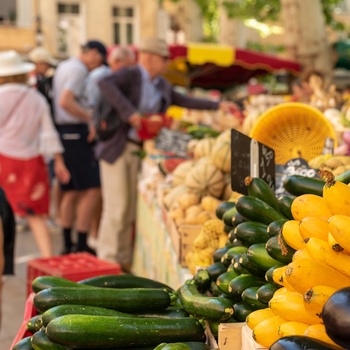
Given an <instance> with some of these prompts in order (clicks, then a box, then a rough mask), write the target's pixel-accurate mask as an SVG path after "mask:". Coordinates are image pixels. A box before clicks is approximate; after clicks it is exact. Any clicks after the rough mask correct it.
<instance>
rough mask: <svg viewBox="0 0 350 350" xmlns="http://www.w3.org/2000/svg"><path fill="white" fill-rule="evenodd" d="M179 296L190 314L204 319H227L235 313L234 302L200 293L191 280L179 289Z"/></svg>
mask: <svg viewBox="0 0 350 350" xmlns="http://www.w3.org/2000/svg"><path fill="white" fill-rule="evenodd" d="M178 297H179V299H180V301H181V303H182V306H183V308H184V309H185V310H186V311H187V312H188V313H189V314H190V315H192V316H195V317H198V318H201V319H204V320H210V321H225V320H227V319H229V318H230V316H231V315H232V314H233V309H232V304H231V303H230V302H229V301H228V300H226V299H223V298H220V297H210V296H206V295H203V294H200V293H199V292H198V290H197V288H196V286H195V285H194V284H193V283H191V282H189V281H187V282H186V283H184V284H183V285H182V286H181V287H180V288H179V289H178Z"/></svg>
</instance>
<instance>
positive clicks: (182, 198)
mask: <svg viewBox="0 0 350 350" xmlns="http://www.w3.org/2000/svg"><path fill="white" fill-rule="evenodd" d="M199 201H200V197H199V195H198V193H194V192H184V193H182V194H180V195H179V196H178V198H177V199H176V202H177V203H178V204H179V206H180V207H181V208H182V209H183V210H186V209H187V208H189V207H190V206H192V205H196V204H199Z"/></svg>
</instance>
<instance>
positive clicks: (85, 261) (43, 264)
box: [27, 253, 121, 295]
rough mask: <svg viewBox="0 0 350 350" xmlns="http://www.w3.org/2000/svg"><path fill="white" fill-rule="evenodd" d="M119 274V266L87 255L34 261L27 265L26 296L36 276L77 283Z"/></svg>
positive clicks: (63, 256) (77, 254)
mask: <svg viewBox="0 0 350 350" xmlns="http://www.w3.org/2000/svg"><path fill="white" fill-rule="evenodd" d="M120 272H121V267H120V265H119V264H114V263H111V262H108V261H104V260H100V259H98V258H96V257H95V256H94V255H92V254H89V253H73V254H67V255H61V256H54V257H51V258H40V259H35V260H31V261H29V262H28V265H27V294H28V295H29V294H30V293H31V292H32V281H33V280H34V279H35V278H36V277H38V276H57V277H63V278H66V279H68V280H71V281H75V282H77V281H80V280H83V279H85V278H89V277H94V276H99V275H112V274H114V275H115V274H119V273H120Z"/></svg>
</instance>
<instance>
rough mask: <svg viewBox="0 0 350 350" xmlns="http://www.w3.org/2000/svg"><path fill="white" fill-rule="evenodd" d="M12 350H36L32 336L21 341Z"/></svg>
mask: <svg viewBox="0 0 350 350" xmlns="http://www.w3.org/2000/svg"><path fill="white" fill-rule="evenodd" d="M11 350H34V348H33V347H32V336H31V335H30V336H29V337H25V338H23V339H21V340H20V341H19V342H17V343H16V344H15V345H14V346H13V348H12V349H11Z"/></svg>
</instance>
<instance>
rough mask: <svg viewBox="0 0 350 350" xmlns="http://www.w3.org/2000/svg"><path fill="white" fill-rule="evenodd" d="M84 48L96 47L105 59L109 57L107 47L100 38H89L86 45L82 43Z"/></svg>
mask: <svg viewBox="0 0 350 350" xmlns="http://www.w3.org/2000/svg"><path fill="white" fill-rule="evenodd" d="M82 49H88V50H90V49H96V50H97V51H98V52H99V53H100V54H101V55H102V56H103V58H104V59H106V57H107V49H106V46H105V45H104V44H103V43H102V42H101V41H98V40H89V41H87V42H86V43H85V44H84V45H82Z"/></svg>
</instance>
